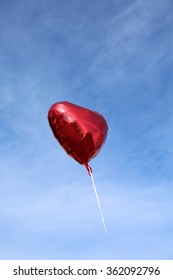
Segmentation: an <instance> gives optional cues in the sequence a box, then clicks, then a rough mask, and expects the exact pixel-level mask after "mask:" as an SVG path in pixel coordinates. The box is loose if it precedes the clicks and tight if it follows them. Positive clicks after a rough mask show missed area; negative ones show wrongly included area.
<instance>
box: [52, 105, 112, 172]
mask: <svg viewBox="0 0 173 280" xmlns="http://www.w3.org/2000/svg"><path fill="white" fill-rule="evenodd" d="M48 120H49V124H50V127H51V129H52V132H53V134H54V136H55V138H56V139H57V140H58V142H59V143H60V144H61V146H62V147H63V148H64V150H65V151H66V153H67V154H68V155H70V156H71V157H73V158H74V159H75V160H76V161H78V162H79V163H80V164H83V165H85V166H86V168H87V170H88V172H89V174H90V172H91V168H90V167H89V165H88V162H89V161H90V160H91V159H92V158H93V157H95V156H96V155H97V154H98V153H99V151H100V149H101V147H102V145H103V144H104V142H105V140H106V136H107V130H108V126H107V123H106V120H105V119H104V117H103V116H102V115H101V114H99V113H97V112H95V111H91V110H89V109H86V108H83V107H80V106H78V105H75V104H72V103H70V102H67V101H62V102H58V103H55V104H54V105H52V107H51V108H50V110H49V112H48Z"/></svg>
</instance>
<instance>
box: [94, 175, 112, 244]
mask: <svg viewBox="0 0 173 280" xmlns="http://www.w3.org/2000/svg"><path fill="white" fill-rule="evenodd" d="M90 176H91V180H92V184H93V188H94V192H95V196H96V200H97V204H98V208H99V211H100V216H101V220H102V224H103V227H104V231H105V234H106V237H107V240H108V244H109V246H110V242H109V238H108V231H107V228H106V224H105V220H104V217H103V212H102V208H101V204H100V201H99V197H98V194H97V189H96V185H95V182H94V178H93V175H92V172H91V173H90Z"/></svg>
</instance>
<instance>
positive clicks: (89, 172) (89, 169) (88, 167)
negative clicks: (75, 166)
mask: <svg viewBox="0 0 173 280" xmlns="http://www.w3.org/2000/svg"><path fill="white" fill-rule="evenodd" d="M85 167H86V169H87V170H88V175H89V176H91V174H92V168H91V167H90V166H89V165H88V163H85Z"/></svg>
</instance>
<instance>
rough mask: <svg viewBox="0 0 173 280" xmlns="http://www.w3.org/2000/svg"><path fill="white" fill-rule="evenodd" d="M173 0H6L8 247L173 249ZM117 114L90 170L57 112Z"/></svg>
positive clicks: (87, 253)
mask: <svg viewBox="0 0 173 280" xmlns="http://www.w3.org/2000/svg"><path fill="white" fill-rule="evenodd" d="M172 22H173V3H172V1H171V0H145V1H142V0H134V1H132V0H131V1H130V0H124V1H120V0H119V1H118V0H114V1H113V0H108V1H104V0H101V1H98V0H92V1H91V0H88V1H81V0H73V1H70V0H64V1H60V0H51V1H48V0H43V1H34V0H30V1H29V0H26V1H22V0H14V1H12V0H9V1H3V0H1V1H0V32H1V36H0V77H1V78H0V112H1V114H0V126H1V133H0V259H172V258H173V252H172V248H173V202H172V201H173V171H172V166H173V144H172V143H173V129H172V123H173V79H172V72H173V52H172V50H173V27H172ZM61 100H68V101H70V102H73V103H76V104H78V105H81V106H84V107H87V108H90V109H93V110H95V111H98V112H100V113H101V114H103V115H104V117H105V118H106V120H107V122H108V126H109V133H108V137H107V141H106V143H105V145H104V146H103V149H102V150H101V152H100V154H99V155H98V156H97V157H96V158H94V159H93V160H92V161H91V162H90V165H91V166H92V168H93V175H94V178H95V183H96V186H97V190H98V194H99V198H100V202H101V205H102V210H103V213H104V217H105V221H106V224H107V228H108V232H109V237H110V240H111V248H108V246H107V241H106V238H105V234H104V230H103V226H102V223H101V219H100V215H99V210H98V207H97V203H96V198H95V195H94V192H93V188H92V184H91V179H90V177H89V176H88V174H87V172H86V169H85V168H84V167H83V166H81V165H80V164H78V163H77V162H75V161H74V160H73V159H71V158H70V157H69V156H67V155H66V153H65V152H64V150H63V149H62V148H61V147H60V146H59V144H58V143H57V142H56V140H55V138H54V137H53V134H52V132H51V130H50V128H49V125H48V121H47V112H48V110H49V108H50V106H51V105H52V104H53V103H55V102H57V101H61Z"/></svg>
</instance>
